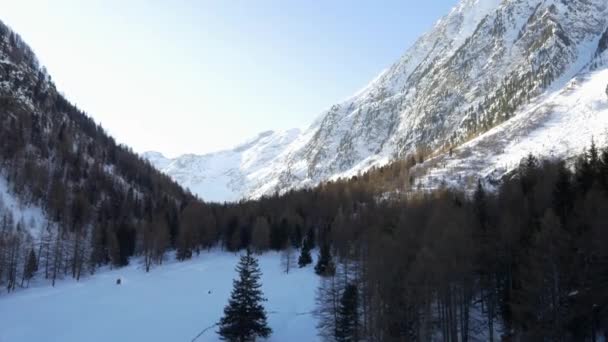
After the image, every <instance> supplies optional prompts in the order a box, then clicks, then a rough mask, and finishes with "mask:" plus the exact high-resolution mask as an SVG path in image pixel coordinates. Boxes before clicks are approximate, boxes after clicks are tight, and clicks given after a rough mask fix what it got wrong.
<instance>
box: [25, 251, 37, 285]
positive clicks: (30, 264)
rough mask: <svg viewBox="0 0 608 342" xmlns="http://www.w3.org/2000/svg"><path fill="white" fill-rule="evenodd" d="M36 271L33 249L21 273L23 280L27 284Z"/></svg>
mask: <svg viewBox="0 0 608 342" xmlns="http://www.w3.org/2000/svg"><path fill="white" fill-rule="evenodd" d="M37 271H38V259H36V252H34V249H30V252H29V254H28V256H27V261H26V263H25V269H24V271H23V278H24V279H25V280H26V281H27V282H28V283H29V281H30V279H32V277H34V274H36V272H37Z"/></svg>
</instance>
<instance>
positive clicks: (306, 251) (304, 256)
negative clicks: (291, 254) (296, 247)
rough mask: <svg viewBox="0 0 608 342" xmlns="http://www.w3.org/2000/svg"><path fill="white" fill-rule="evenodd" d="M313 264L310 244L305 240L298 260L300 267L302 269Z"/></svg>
mask: <svg viewBox="0 0 608 342" xmlns="http://www.w3.org/2000/svg"><path fill="white" fill-rule="evenodd" d="M311 263H312V257H311V256H310V244H309V243H308V241H306V240H304V243H303V244H302V249H301V250H300V257H299V258H298V266H300V268H302V267H306V266H307V265H309V264H311Z"/></svg>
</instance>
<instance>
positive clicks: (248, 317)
mask: <svg viewBox="0 0 608 342" xmlns="http://www.w3.org/2000/svg"><path fill="white" fill-rule="evenodd" d="M236 271H237V272H238V273H239V279H235V280H234V283H233V286H234V288H233V290H232V293H231V295H230V299H229V301H228V305H227V306H226V307H225V308H224V317H222V318H221V320H220V322H219V323H218V325H219V330H218V334H219V335H220V336H221V339H222V340H226V341H238V342H244V341H252V340H254V339H255V337H256V336H259V337H268V336H270V334H271V333H272V329H270V328H269V327H268V323H267V322H266V311H265V310H264V307H263V306H262V302H263V301H266V299H265V298H264V297H263V293H262V290H261V287H262V285H261V284H260V277H261V276H262V273H261V271H260V267H259V266H258V261H257V260H256V259H255V258H254V257H253V255H252V254H251V251H250V250H249V249H247V254H245V255H243V256H242V257H241V260H240V262H239V264H238V266H237V267H236Z"/></svg>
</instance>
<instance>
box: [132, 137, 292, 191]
mask: <svg viewBox="0 0 608 342" xmlns="http://www.w3.org/2000/svg"><path fill="white" fill-rule="evenodd" d="M299 134H300V130H299V129H290V130H286V131H277V132H275V131H266V132H262V133H260V134H258V135H257V136H255V137H254V138H252V139H249V140H247V141H246V142H244V143H242V144H239V145H238V146H236V147H235V148H233V149H229V150H223V151H219V152H214V153H208V154H202V155H196V154H185V155H182V156H179V157H177V158H166V157H165V156H163V155H162V154H161V153H158V152H146V153H144V154H142V156H143V157H144V158H146V159H148V160H149V161H150V162H151V163H152V164H153V165H155V166H156V167H157V168H158V169H159V170H161V171H163V172H164V173H166V174H168V175H170V176H171V177H172V178H174V179H175V180H176V181H177V182H179V183H180V184H182V185H183V186H185V187H187V188H189V189H190V190H191V191H192V192H193V193H194V194H196V195H198V196H199V197H201V198H202V199H204V200H206V201H215V202H224V201H236V200H238V199H240V198H242V196H243V194H244V193H246V192H247V191H249V190H250V189H249V186H250V185H251V184H252V183H253V182H252V180H251V178H252V177H254V175H256V174H260V173H262V174H264V173H265V172H267V170H266V168H267V166H268V165H270V164H271V162H272V161H273V159H275V158H276V157H277V156H279V155H280V154H281V152H282V151H283V150H284V149H285V147H286V146H288V145H289V144H290V143H292V142H293V141H294V140H295V139H296V138H297V137H298V136H299Z"/></svg>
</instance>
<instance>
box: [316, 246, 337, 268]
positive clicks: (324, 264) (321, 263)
mask: <svg viewBox="0 0 608 342" xmlns="http://www.w3.org/2000/svg"><path fill="white" fill-rule="evenodd" d="M335 271H336V268H335V266H334V262H333V260H332V258H331V252H330V249H329V244H327V243H324V244H323V246H321V252H320V253H319V260H318V261H317V264H316V265H315V273H316V274H318V275H320V276H328V275H333V274H334V273H335Z"/></svg>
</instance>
